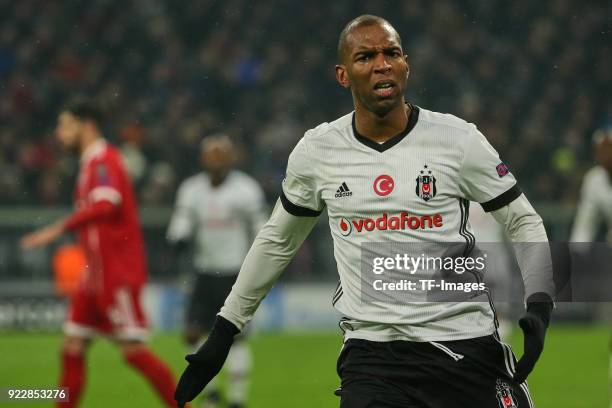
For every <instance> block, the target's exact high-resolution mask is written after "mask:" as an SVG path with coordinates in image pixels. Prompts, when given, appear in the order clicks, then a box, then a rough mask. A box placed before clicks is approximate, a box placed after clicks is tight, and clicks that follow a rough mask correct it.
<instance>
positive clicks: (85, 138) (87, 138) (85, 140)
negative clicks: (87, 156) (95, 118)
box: [79, 133, 100, 156]
mask: <svg viewBox="0 0 612 408" xmlns="http://www.w3.org/2000/svg"><path fill="white" fill-rule="evenodd" d="M99 139H100V135H99V134H91V133H86V134H83V135H82V136H81V143H80V145H79V154H80V155H81V156H82V155H83V153H85V151H86V150H87V148H88V147H90V146H91V145H93V144H94V143H95V142H97V141H98V140H99Z"/></svg>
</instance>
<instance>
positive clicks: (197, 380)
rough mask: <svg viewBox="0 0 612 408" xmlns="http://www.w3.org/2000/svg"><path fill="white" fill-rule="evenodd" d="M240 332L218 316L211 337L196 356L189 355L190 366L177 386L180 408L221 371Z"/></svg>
mask: <svg viewBox="0 0 612 408" xmlns="http://www.w3.org/2000/svg"><path fill="white" fill-rule="evenodd" d="M239 332H240V330H238V328H237V327H236V326H234V325H233V324H232V323H230V322H229V321H228V320H226V319H224V318H223V317H221V316H217V320H215V325H214V326H213V329H212V331H211V332H210V336H208V339H206V342H205V343H204V344H203V345H202V347H200V349H199V350H198V351H197V352H196V353H195V354H188V355H187V356H186V357H185V360H187V362H189V365H188V366H187V368H186V369H185V371H184V372H183V374H182V375H181V379H180V380H179V382H178V385H177V386H176V391H175V392H174V399H175V400H176V402H177V403H178V406H179V407H180V408H183V407H184V406H185V404H186V403H187V402H189V401H191V400H193V399H194V398H195V397H196V396H197V395H198V394H199V393H200V392H202V390H203V389H204V387H205V386H206V385H207V384H208V383H209V382H210V380H212V379H213V378H214V376H215V375H217V374H218V373H219V371H221V367H223V363H225V359H226V358H227V355H228V354H229V351H230V348H231V347H232V343H233V342H234V336H235V335H236V334H238V333H239Z"/></svg>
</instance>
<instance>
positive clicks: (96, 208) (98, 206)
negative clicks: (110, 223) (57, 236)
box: [64, 200, 119, 231]
mask: <svg viewBox="0 0 612 408" xmlns="http://www.w3.org/2000/svg"><path fill="white" fill-rule="evenodd" d="M118 211H119V206H118V205H115V204H113V203H111V202H110V201H107V200H102V201H97V202H95V203H93V204H91V205H88V206H87V207H84V208H81V209H80V210H77V211H76V212H75V213H73V214H72V215H70V216H69V217H68V218H67V219H66V220H65V221H64V230H65V231H72V230H75V229H77V228H80V227H82V226H84V225H86V224H89V223H92V222H97V221H102V220H106V219H109V218H112V217H113V216H115V214H117V213H118Z"/></svg>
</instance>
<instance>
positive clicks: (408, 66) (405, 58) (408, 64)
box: [404, 55, 410, 78]
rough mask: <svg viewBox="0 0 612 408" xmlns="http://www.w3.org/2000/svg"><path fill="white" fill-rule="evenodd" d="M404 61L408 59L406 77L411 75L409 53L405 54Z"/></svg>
mask: <svg viewBox="0 0 612 408" xmlns="http://www.w3.org/2000/svg"><path fill="white" fill-rule="evenodd" d="M404 61H406V78H408V77H409V76H410V62H409V61H408V55H404Z"/></svg>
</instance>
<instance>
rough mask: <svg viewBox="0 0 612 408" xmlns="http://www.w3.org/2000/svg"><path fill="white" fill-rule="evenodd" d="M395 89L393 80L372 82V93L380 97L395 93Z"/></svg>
mask: <svg viewBox="0 0 612 408" xmlns="http://www.w3.org/2000/svg"><path fill="white" fill-rule="evenodd" d="M395 89H396V85H395V82H394V81H391V80H382V81H378V82H376V84H374V93H375V94H376V95H378V96H380V97H382V98H386V97H389V96H392V95H393V94H394V93H395Z"/></svg>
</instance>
